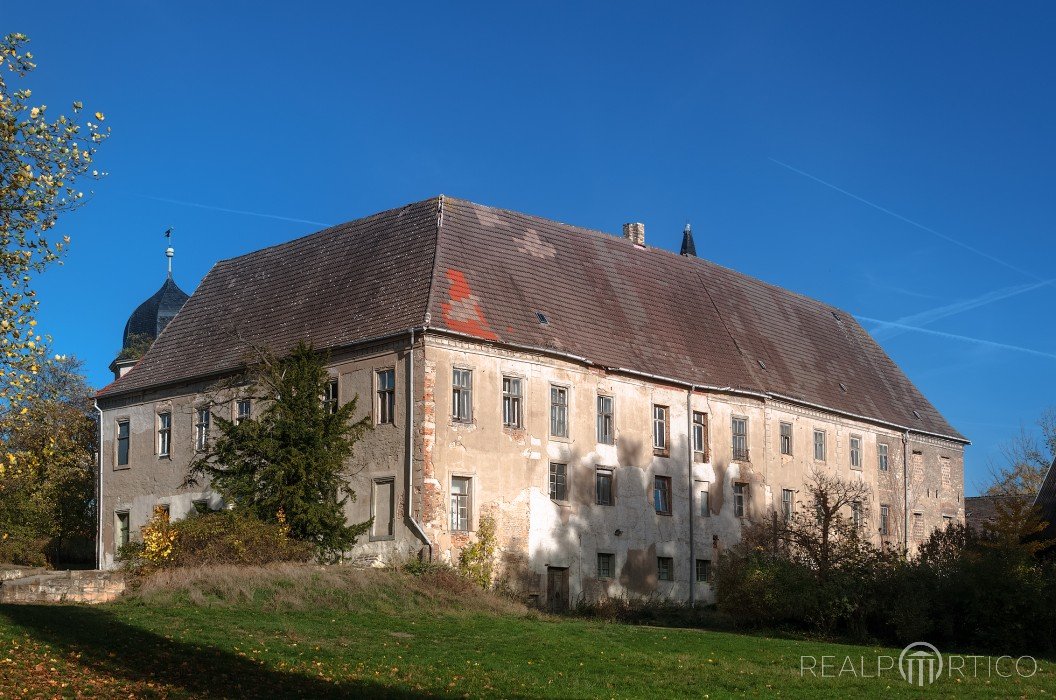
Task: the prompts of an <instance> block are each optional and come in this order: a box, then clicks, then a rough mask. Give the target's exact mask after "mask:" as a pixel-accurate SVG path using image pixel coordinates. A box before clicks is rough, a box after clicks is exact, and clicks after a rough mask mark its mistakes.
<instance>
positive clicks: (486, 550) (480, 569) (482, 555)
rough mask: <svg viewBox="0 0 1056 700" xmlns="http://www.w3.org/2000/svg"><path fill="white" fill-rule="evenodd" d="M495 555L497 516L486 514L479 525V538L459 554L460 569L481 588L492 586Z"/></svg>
mask: <svg viewBox="0 0 1056 700" xmlns="http://www.w3.org/2000/svg"><path fill="white" fill-rule="evenodd" d="M494 557H495V518H494V517H492V516H490V515H484V516H481V518H480V522H479V523H478V525H477V538H476V539H475V540H474V541H473V542H472V544H470V545H468V546H467V547H465V548H464V549H463V550H462V551H461V553H459V555H458V570H459V571H460V572H462V575H463V576H465V577H466V578H468V579H470V580H471V581H473V582H475V583H476V584H477V585H478V586H480V587H481V588H484V589H487V588H490V587H491V571H492V567H493V559H494Z"/></svg>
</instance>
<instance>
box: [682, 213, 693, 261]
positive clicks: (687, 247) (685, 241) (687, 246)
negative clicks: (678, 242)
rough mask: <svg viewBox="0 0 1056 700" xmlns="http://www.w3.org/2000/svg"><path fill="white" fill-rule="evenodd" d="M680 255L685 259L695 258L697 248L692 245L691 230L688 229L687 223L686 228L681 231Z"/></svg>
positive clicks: (687, 223)
mask: <svg viewBox="0 0 1056 700" xmlns="http://www.w3.org/2000/svg"><path fill="white" fill-rule="evenodd" d="M680 254H681V255H684V256H686V257H693V258H695V257H697V246H696V244H694V243H693V230H692V229H691V228H690V227H689V222H686V228H685V230H684V231H682V251H681V253H680Z"/></svg>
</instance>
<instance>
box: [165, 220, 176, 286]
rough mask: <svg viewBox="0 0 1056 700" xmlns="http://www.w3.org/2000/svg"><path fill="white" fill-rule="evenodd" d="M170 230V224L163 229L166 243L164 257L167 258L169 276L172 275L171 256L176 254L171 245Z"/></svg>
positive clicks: (171, 228)
mask: <svg viewBox="0 0 1056 700" xmlns="http://www.w3.org/2000/svg"><path fill="white" fill-rule="evenodd" d="M172 230H173V227H172V226H170V227H169V228H168V229H167V230H166V231H165V243H166V247H165V257H166V258H168V259H169V277H170V278H171V277H172V256H173V255H175V254H176V251H175V250H174V249H173V247H172Z"/></svg>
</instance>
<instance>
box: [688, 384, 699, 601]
mask: <svg viewBox="0 0 1056 700" xmlns="http://www.w3.org/2000/svg"><path fill="white" fill-rule="evenodd" d="M686 425H687V427H688V428H689V432H687V433H686V436H687V438H688V439H687V440H686V464H687V469H688V472H687V474H688V477H689V605H690V606H691V607H692V606H693V605H694V604H695V603H696V599H697V551H696V548H695V545H694V542H693V524H694V521H695V520H696V514H695V513H694V511H693V492H694V490H695V489H696V487H695V486H694V485H693V387H692V386H691V387H689V390H688V391H687V392H686Z"/></svg>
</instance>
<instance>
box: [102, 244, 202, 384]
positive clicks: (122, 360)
mask: <svg viewBox="0 0 1056 700" xmlns="http://www.w3.org/2000/svg"><path fill="white" fill-rule="evenodd" d="M165 238H166V239H167V242H168V245H167V246H166V248H165V257H166V258H168V266H169V273H168V275H167V276H166V277H165V282H164V283H163V284H162V285H161V289H159V290H158V291H156V292H154V294H153V295H151V297H150V298H149V299H147V300H146V301H144V302H143V303H142V304H140V305H139V306H137V307H136V310H135V311H133V312H132V315H131V316H129V317H128V322H127V323H125V331H124V333H123V334H122V336H121V352H120V353H119V354H118V356H117V357H116V358H115V359H114V361H113V362H111V363H110V370H111V371H112V372H113V373H114V379H119V378H120V377H122V376H124V375H125V373H126V372H128V371H129V370H130V369H132V367H133V365H135V364H136V362H138V361H139V358H140V357H142V356H143V354H144V353H145V352H146V351H147V349H148V348H150V346H151V344H152V343H153V342H154V341H155V340H156V339H157V337H158V336H159V335H161V331H162V330H164V328H165V326H167V325H168V324H169V321H171V320H172V319H173V318H174V317H175V316H176V314H177V313H178V312H179V310H180V309H182V308H183V305H184V304H185V303H187V300H188V299H190V296H189V295H188V294H187V293H186V292H184V291H183V290H182V289H180V287H179V285H178V284H176V282H175V280H173V279H172V257H173V255H174V254H175V252H176V251H175V250H174V249H173V247H172V229H171V228H170V229H169V230H168V231H166V232H165Z"/></svg>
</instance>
